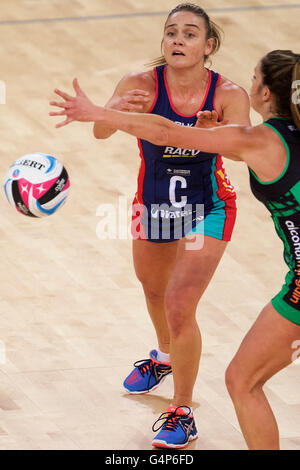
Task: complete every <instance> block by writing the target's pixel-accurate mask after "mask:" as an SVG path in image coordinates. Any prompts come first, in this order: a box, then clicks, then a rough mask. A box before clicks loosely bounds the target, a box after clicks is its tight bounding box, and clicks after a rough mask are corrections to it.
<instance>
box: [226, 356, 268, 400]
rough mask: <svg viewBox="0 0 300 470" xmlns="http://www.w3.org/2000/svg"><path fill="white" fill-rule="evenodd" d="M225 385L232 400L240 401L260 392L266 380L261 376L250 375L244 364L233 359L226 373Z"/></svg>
mask: <svg viewBox="0 0 300 470" xmlns="http://www.w3.org/2000/svg"><path fill="white" fill-rule="evenodd" d="M225 383H226V387H227V390H228V393H229V395H230V397H231V398H232V400H233V401H238V400H241V399H243V397H246V396H247V395H248V396H249V394H251V393H253V392H255V391H256V390H260V389H261V388H262V387H263V385H264V383H265V380H263V378H260V377H259V375H254V374H253V376H252V375H250V374H249V373H248V372H247V369H246V368H245V367H244V366H243V365H242V364H239V363H238V362H237V361H235V360H234V359H233V360H232V362H231V363H230V364H229V366H228V368H227V370H226V372H225Z"/></svg>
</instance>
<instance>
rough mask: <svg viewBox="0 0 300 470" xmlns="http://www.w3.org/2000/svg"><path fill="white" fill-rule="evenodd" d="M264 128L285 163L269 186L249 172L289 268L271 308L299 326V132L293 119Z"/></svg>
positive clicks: (274, 120) (276, 120)
mask: <svg viewBox="0 0 300 470" xmlns="http://www.w3.org/2000/svg"><path fill="white" fill-rule="evenodd" d="M264 125H266V126H268V127H270V128H271V129H273V130H274V132H276V133H277V134H278V135H279V136H280V138H281V140H282V141H283V143H284V145H285V148H286V151H287V162H286V166H285V168H284V170H283V172H282V174H281V175H280V176H279V177H278V178H277V179H275V180H274V181H271V182H268V183H264V182H262V181H260V180H259V178H258V177H257V176H256V175H255V173H254V172H253V171H252V170H251V169H250V170H249V171H250V184H251V189H252V192H253V194H254V196H255V197H256V198H257V199H259V200H260V201H261V202H262V203H263V204H264V205H265V206H266V207H267V209H268V210H269V211H270V213H271V217H272V219H273V221H274V225H275V228H276V232H277V234H278V236H279V237H280V238H281V240H282V241H283V245H284V254H283V256H284V260H285V262H286V264H287V265H288V268H289V272H288V273H287V275H286V278H285V284H284V285H283V287H282V289H281V291H280V292H279V294H277V295H276V296H275V297H274V298H273V299H272V305H273V307H274V308H275V310H276V311H277V312H278V313H280V314H281V315H282V316H283V317H285V318H287V319H288V320H290V321H292V322H293V323H296V324H298V325H300V132H299V130H298V129H297V128H296V127H295V124H294V122H293V121H292V120H288V119H283V118H272V119H269V120H268V121H266V122H265V123H264Z"/></svg>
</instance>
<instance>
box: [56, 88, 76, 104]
mask: <svg viewBox="0 0 300 470" xmlns="http://www.w3.org/2000/svg"><path fill="white" fill-rule="evenodd" d="M54 93H56V94H57V95H58V96H61V97H62V98H63V99H64V100H66V101H73V100H74V98H73V96H71V95H68V93H65V92H64V91H61V90H58V88H56V89H55V90H54Z"/></svg>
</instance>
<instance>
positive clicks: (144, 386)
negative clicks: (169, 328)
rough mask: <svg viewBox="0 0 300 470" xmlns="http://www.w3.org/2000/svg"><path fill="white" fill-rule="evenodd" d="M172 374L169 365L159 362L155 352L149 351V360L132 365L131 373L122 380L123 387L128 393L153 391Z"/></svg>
mask: <svg viewBox="0 0 300 470" xmlns="http://www.w3.org/2000/svg"><path fill="white" fill-rule="evenodd" d="M171 373H172V368H171V364H169V363H168V362H159V361H158V360H157V351H156V350H155V349H153V350H152V351H150V359H143V360H142V361H137V362H135V363H134V369H133V371H132V372H131V373H130V374H129V375H128V377H126V379H125V380H124V383H123V385H124V387H125V388H126V390H127V391H128V392H130V393H136V394H142V393H148V392H151V391H153V390H155V389H156V388H157V387H158V386H159V385H160V384H161V383H162V382H163V381H164V380H165V378H166V377H167V375H169V374H171Z"/></svg>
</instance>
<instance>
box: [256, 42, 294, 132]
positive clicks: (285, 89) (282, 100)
mask: <svg viewBox="0 0 300 470" xmlns="http://www.w3.org/2000/svg"><path fill="white" fill-rule="evenodd" d="M261 72H262V76H263V85H265V86H267V87H268V88H269V90H270V91H271V93H273V95H274V97H275V106H276V109H275V112H276V114H277V115H278V116H280V117H284V118H292V119H293V120H294V122H295V124H296V126H297V127H298V129H299V130H300V96H299V98H298V99H295V96H296V95H297V94H298V95H299V91H297V88H298V87H299V85H300V54H295V53H294V52H292V51H289V50H287V51H285V50H275V51H272V52H269V53H268V54H267V55H265V56H264V57H263V58H262V60H261ZM298 80H299V83H296V81H298ZM295 90H296V91H295Z"/></svg>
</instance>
